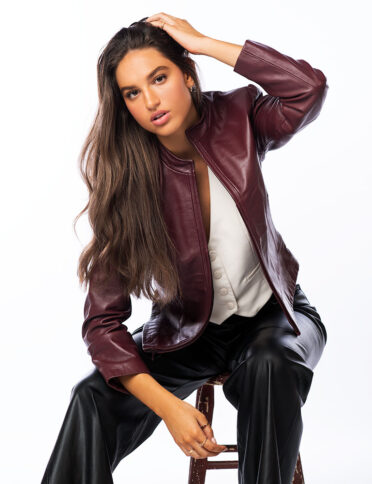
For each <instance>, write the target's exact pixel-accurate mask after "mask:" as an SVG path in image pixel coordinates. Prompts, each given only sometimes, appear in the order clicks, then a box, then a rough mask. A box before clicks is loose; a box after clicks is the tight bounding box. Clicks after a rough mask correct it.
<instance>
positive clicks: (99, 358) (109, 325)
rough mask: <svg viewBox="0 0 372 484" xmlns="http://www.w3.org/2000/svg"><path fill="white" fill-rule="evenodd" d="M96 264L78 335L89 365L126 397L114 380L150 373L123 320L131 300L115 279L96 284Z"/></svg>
mask: <svg viewBox="0 0 372 484" xmlns="http://www.w3.org/2000/svg"><path fill="white" fill-rule="evenodd" d="M99 279H100V269H99V265H96V267H95V268H94V269H93V272H92V277H91V280H90V282H89V289H88V294H87V296H86V299H85V304H84V322H83V326H82V336H83V340H84V342H85V344H86V345H87V347H88V350H87V352H88V354H90V356H91V358H92V361H93V364H94V365H95V366H96V368H97V369H98V370H99V371H100V373H101V374H102V376H103V377H104V379H105V380H106V383H107V384H108V385H109V386H110V387H111V388H113V389H115V390H118V391H120V392H122V393H125V394H128V395H130V392H129V391H128V390H127V389H126V388H125V387H124V386H123V385H122V384H121V382H120V380H119V379H118V378H116V377H118V376H122V375H131V374H135V373H150V370H149V368H148V366H147V365H146V364H145V362H144V361H143V359H142V358H141V355H140V353H139V351H138V348H137V345H136V343H135V342H134V339H133V337H132V335H131V333H130V332H129V331H128V328H127V326H126V325H125V324H122V322H123V321H125V320H127V319H128V318H129V317H130V315H131V313H132V305H131V298H130V295H129V294H126V292H125V288H124V287H123V284H122V283H121V282H120V281H119V278H118V276H116V275H112V276H110V278H109V280H108V281H107V282H105V284H104V285H103V284H101V283H100V280H99Z"/></svg>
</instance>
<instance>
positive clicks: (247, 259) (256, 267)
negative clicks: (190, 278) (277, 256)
mask: <svg viewBox="0 0 372 484" xmlns="http://www.w3.org/2000/svg"><path fill="white" fill-rule="evenodd" d="M208 175H209V187H210V237H209V242H208V249H209V258H210V261H211V268H212V280H213V289H214V302H213V309H212V313H211V315H210V322H212V323H216V324H221V323H223V321H225V319H227V318H228V317H229V316H231V315H232V314H234V313H236V314H240V315H241V316H254V315H255V314H256V313H257V312H258V311H259V310H260V309H261V307H262V306H263V305H264V304H265V303H266V302H267V301H268V300H269V298H270V296H271V295H272V293H273V292H272V290H271V288H270V286H269V284H268V282H267V280H266V277H265V275H264V273H263V271H262V269H261V264H260V261H259V259H258V257H257V255H256V253H255V251H254V249H253V246H252V242H251V239H250V235H249V232H248V230H247V228H246V226H245V224H244V221H243V219H242V218H241V215H240V213H239V210H238V208H237V206H236V204H235V202H234V200H233V198H232V197H231V195H230V193H229V192H228V191H227V189H226V188H225V187H224V185H223V184H222V183H221V182H220V180H219V179H218V178H217V177H216V175H215V174H214V173H213V171H212V170H211V169H210V168H209V167H208Z"/></svg>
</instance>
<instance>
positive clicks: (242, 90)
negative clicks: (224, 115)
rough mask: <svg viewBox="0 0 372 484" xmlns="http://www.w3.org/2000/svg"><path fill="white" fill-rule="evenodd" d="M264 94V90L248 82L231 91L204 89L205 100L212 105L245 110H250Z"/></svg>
mask: <svg viewBox="0 0 372 484" xmlns="http://www.w3.org/2000/svg"><path fill="white" fill-rule="evenodd" d="M262 95H263V92H262V90H261V89H260V88H259V87H257V86H256V85H254V84H247V85H246V86H242V87H237V88H235V89H230V90H229V91H203V97H204V98H205V101H206V102H208V103H209V104H210V105H211V106H212V107H214V108H220V109H223V108H225V109H229V108H233V109H238V110H243V111H245V112H247V111H248V112H249V111H250V109H251V108H252V107H253V106H254V104H255V102H256V101H257V100H258V98H260V97H261V96H262Z"/></svg>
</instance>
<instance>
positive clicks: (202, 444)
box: [199, 437, 208, 447]
mask: <svg viewBox="0 0 372 484" xmlns="http://www.w3.org/2000/svg"><path fill="white" fill-rule="evenodd" d="M207 439H208V437H206V438H205V439H204V442H202V443H201V444H200V443H199V445H200V447H204V444H205V443H206V441H207Z"/></svg>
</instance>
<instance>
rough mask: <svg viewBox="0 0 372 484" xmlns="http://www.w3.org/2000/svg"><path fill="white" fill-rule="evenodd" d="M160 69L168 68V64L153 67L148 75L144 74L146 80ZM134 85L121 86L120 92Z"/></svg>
mask: <svg viewBox="0 0 372 484" xmlns="http://www.w3.org/2000/svg"><path fill="white" fill-rule="evenodd" d="M160 69H168V70H169V67H168V66H158V67H155V69H154V70H152V71H151V72H150V74H148V75H147V76H146V79H147V80H149V79H150V78H151V77H152V76H153V75H154V74H155V73H156V72H158V71H159V70H160ZM134 87H136V86H123V87H121V88H120V92H121V93H122V92H124V91H125V90H127V89H133V88H134Z"/></svg>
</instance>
